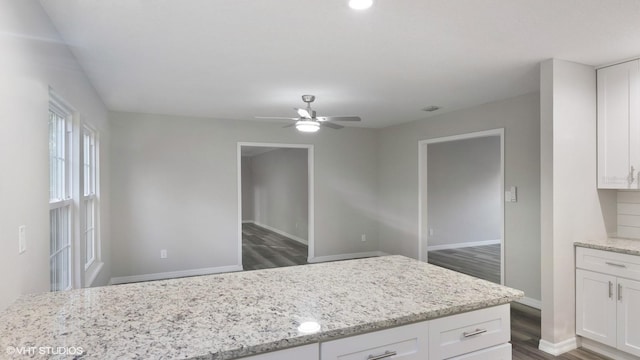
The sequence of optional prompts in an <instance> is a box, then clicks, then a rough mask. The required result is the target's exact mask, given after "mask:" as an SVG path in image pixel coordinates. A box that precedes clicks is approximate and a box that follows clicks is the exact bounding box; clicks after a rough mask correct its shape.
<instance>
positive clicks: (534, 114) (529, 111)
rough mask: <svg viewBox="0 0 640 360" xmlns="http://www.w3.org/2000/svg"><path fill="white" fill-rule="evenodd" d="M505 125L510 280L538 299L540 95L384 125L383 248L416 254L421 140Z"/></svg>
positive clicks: (381, 157) (381, 178)
mask: <svg viewBox="0 0 640 360" xmlns="http://www.w3.org/2000/svg"><path fill="white" fill-rule="evenodd" d="M496 128H505V184H507V185H516V186H518V202H517V203H506V204H505V252H506V254H505V281H506V284H507V285H509V286H513V287H515V288H518V289H522V290H524V291H525V294H526V296H527V297H529V298H532V299H536V300H539V299H540V277H539V276H540V175H539V174H540V141H539V139H540V100H539V94H538V93H531V94H527V95H523V96H519V97H516V98H512V99H506V100H502V101H497V102H493V103H489V104H485V105H481V106H476V107H473V108H470V109H465V110H460V111H454V112H451V113H447V114H442V115H439V116H434V117H431V118H428V119H424V120H419V121H414V122H411V123H407V124H403V125H398V126H393V127H389V128H385V129H382V130H381V131H380V133H379V146H378V153H379V157H378V159H379V166H378V181H379V182H378V186H379V189H380V191H379V207H380V225H379V226H380V227H379V236H380V250H382V251H385V252H388V253H394V254H403V255H406V256H412V257H416V258H417V257H418V201H419V197H418V165H417V164H418V141H420V140H424V139H430V138H438V137H443V136H450V135H458V134H464V133H470V132H476V131H482V130H489V129H496Z"/></svg>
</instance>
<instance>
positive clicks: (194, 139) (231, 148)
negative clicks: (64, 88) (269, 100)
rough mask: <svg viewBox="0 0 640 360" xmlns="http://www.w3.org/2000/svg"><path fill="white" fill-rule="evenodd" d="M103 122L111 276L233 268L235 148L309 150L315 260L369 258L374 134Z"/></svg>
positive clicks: (142, 119) (155, 118)
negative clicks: (108, 139) (108, 133)
mask: <svg viewBox="0 0 640 360" xmlns="http://www.w3.org/2000/svg"><path fill="white" fill-rule="evenodd" d="M110 117H111V128H112V142H113V146H112V148H111V154H112V159H113V163H112V171H111V181H112V187H113V197H112V222H113V238H114V242H113V276H131V275H141V274H151V273H159V272H168V271H179V270H188V269H199V268H209V267H221V266H233V265H237V263H238V244H239V242H238V223H239V221H240V220H241V219H238V194H237V191H238V179H237V143H238V142H261V143H264V142H270V143H271V142H272V143H287V144H288V143H297V144H312V145H314V154H315V155H314V156H315V189H314V191H315V223H316V227H315V234H314V235H315V247H314V252H315V256H328V255H336V254H348V253H360V252H369V251H377V250H378V247H379V245H378V238H377V231H378V229H377V225H376V214H377V207H376V198H377V197H376V194H377V187H376V165H377V163H376V130H373V129H358V128H345V129H342V130H337V131H336V130H332V129H322V130H321V131H320V132H319V133H316V134H313V135H309V134H302V133H299V132H297V131H296V130H295V129H293V128H287V129H283V128H282V125H281V124H279V123H267V122H258V121H225V120H213V119H202V118H188V117H178V116H159V115H144V114H130V113H111V114H110ZM361 234H367V237H368V241H366V242H362V241H361V240H360V236H361ZM160 249H167V251H168V255H169V256H168V258H167V259H160V256H159V254H160Z"/></svg>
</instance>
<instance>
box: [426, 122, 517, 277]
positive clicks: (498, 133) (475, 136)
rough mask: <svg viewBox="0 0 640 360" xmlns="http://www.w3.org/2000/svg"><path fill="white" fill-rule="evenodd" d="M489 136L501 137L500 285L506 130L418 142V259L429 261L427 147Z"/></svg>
mask: <svg viewBox="0 0 640 360" xmlns="http://www.w3.org/2000/svg"><path fill="white" fill-rule="evenodd" d="M487 136H500V213H501V215H502V216H501V218H502V220H501V225H500V238H501V240H502V244H501V246H500V283H501V284H504V270H505V266H504V242H505V238H504V209H505V207H504V128H498V129H491V130H485V131H478V132H473V133H467V134H460V135H453V136H445V137H439V138H433V139H425V140H419V141H418V259H419V260H421V261H427V256H426V254H424V253H423V252H424V251H426V250H427V249H426V245H427V235H428V234H426V233H425V231H424V229H425V228H426V226H425V225H426V223H427V216H428V214H427V209H426V204H427V192H426V191H425V190H426V187H427V185H426V179H427V167H426V166H425V164H426V161H427V146H428V145H429V144H435V143H442V142H448V141H455V140H465V139H474V138H481V137H487Z"/></svg>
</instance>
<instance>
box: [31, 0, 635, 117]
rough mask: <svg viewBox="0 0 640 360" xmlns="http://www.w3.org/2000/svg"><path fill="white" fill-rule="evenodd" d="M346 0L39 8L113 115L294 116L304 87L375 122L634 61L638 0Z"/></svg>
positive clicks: (319, 105)
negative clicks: (365, 6) (553, 72)
mask: <svg viewBox="0 0 640 360" xmlns="http://www.w3.org/2000/svg"><path fill="white" fill-rule="evenodd" d="M346 2H347V1H346V0H269V1H267V0H183V1H178V0H101V1H99V0H41V3H42V4H43V6H44V8H45V10H46V11H47V13H48V14H49V15H50V17H51V19H52V21H53V22H54V24H55V26H56V27H57V28H58V30H59V31H60V34H61V36H62V37H63V38H64V40H65V41H66V42H67V43H68V44H69V46H70V47H71V49H72V51H73V52H74V54H75V55H76V57H77V58H78V60H79V62H80V63H81V65H82V67H83V68H84V69H85V71H86V72H87V74H88V76H89V78H90V79H91V81H92V82H93V84H94V86H95V87H96V89H97V91H98V92H99V94H100V95H101V97H102V99H103V100H104V102H105V104H106V106H107V107H108V108H109V109H111V110H117V111H130V112H142V113H157V114H173V115H192V116H202V117H213V118H223V119H241V120H250V119H253V118H254V116H256V115H262V116H295V113H294V112H293V110H292V109H291V108H292V107H294V106H300V107H301V106H302V105H304V104H303V103H302V101H301V100H300V95H302V94H307V93H309V94H315V95H317V100H316V102H315V103H314V108H315V109H316V110H317V111H318V115H360V116H361V117H362V118H363V122H362V124H361V126H366V127H384V126H388V125H393V124H397V123H402V122H407V121H411V120H415V119H421V118H425V117H427V116H432V115H435V114H439V113H443V112H446V111H451V110H455V109H459V108H464V107H469V106H473V105H477V104H482V103H486V102H490V101H494V100H498V99H503V98H508V97H512V96H516V95H520V94H525V93H529V92H532V91H535V90H537V89H538V81H539V80H538V64H539V62H540V61H542V60H545V59H548V58H552V57H555V58H560V59H565V60H571V61H576V62H580V63H584V64H590V65H602V64H606V63H611V62H615V61H618V60H621V59H628V58H631V57H636V56H638V55H640V1H639V0H377V2H376V4H375V5H374V7H373V8H371V9H369V10H367V11H355V10H351V9H349V8H348V7H347V5H346ZM432 104H435V105H440V106H442V107H443V109H442V110H439V111H436V112H435V113H426V112H423V111H421V110H420V109H421V108H423V107H425V106H427V105H432ZM265 121H266V120H265ZM347 125H352V124H347Z"/></svg>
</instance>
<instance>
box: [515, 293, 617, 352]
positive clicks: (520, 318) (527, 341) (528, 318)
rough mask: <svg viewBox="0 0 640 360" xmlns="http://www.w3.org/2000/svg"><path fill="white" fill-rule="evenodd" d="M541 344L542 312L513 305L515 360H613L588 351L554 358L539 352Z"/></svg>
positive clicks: (579, 350)
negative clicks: (539, 344)
mask: <svg viewBox="0 0 640 360" xmlns="http://www.w3.org/2000/svg"><path fill="white" fill-rule="evenodd" d="M539 342H540V310H537V309H534V308H531V307H528V306H524V305H520V304H515V303H514V304H512V305H511V346H512V348H513V357H512V358H513V360H525V359H526V360H529V359H531V360H553V359H561V360H611V359H609V358H607V357H604V356H601V355H598V354H595V353H593V352H591V351H589V350H586V349H577V350H573V351H570V352H568V353H564V354H562V355H560V356H553V355H550V354H547V353H545V352H544V351H541V350H538V343H539Z"/></svg>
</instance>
